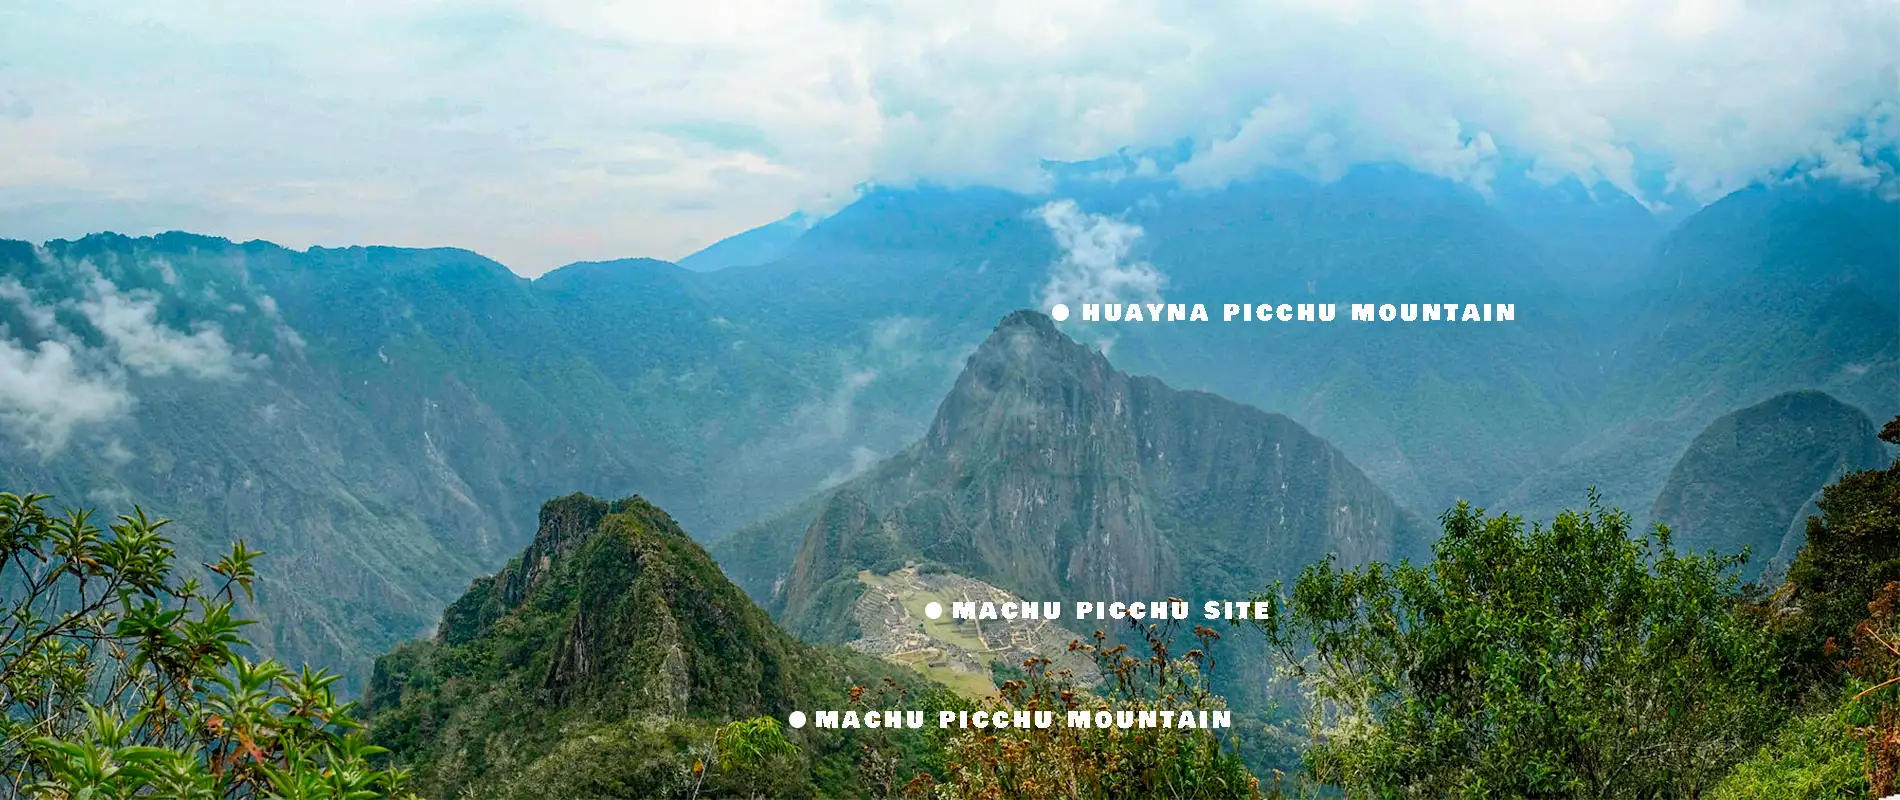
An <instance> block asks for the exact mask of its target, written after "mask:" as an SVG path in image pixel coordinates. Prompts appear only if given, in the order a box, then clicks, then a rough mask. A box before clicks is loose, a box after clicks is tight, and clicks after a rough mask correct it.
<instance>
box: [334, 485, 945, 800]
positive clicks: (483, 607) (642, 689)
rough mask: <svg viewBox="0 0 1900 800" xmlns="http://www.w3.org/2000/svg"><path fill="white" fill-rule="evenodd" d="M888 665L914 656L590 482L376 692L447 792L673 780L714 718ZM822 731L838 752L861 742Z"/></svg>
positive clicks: (778, 713)
mask: <svg viewBox="0 0 1900 800" xmlns="http://www.w3.org/2000/svg"><path fill="white" fill-rule="evenodd" d="M886 676H896V677H900V678H901V677H904V673H901V672H899V671H897V670H895V669H894V668H891V667H888V666H886V665H883V664H881V663H880V662H878V661H876V660H874V659H872V658H869V657H866V656H860V655H857V654H853V653H849V652H845V651H837V650H830V649H825V648H819V647H815V646H812V645H807V644H803V643H800V642H798V641H796V640H794V639H793V638H792V637H790V636H788V635H786V634H785V633H784V632H783V631H781V630H779V629H778V628H777V627H775V626H774V625H773V624H772V621H771V620H770V619H769V618H768V617H767V616H766V614H765V613H764V612H763V611H762V610H760V609H759V608H758V607H757V606H756V605H754V604H753V603H752V602H751V601H750V600H748V599H747V598H746V597H745V595H744V594H743V593H742V592H740V591H739V589H738V588H737V587H735V586H733V585H732V584H731V583H729V582H727V581H726V580H725V579H724V578H723V577H722V576H721V575H720V574H719V569H718V567H717V566H715V565H714V564H713V563H712V561H711V559H710V558H708V557H707V556H706V553H705V551H704V550H702V549H700V547H699V545H697V544H695V543H694V542H693V541H692V540H691V539H690V538H689V537H688V536H687V535H686V534H685V533H684V532H683V531H681V530H680V528H679V526H678V525H677V524H676V523H675V522H674V521H673V519H672V517H670V516H668V515H667V514H666V512H664V511H661V510H660V509H658V508H655V507H654V506H652V505H651V504H649V503H647V502H646V501H645V500H642V499H640V498H638V497H632V498H627V499H625V500H619V501H615V502H611V503H610V502H606V501H602V500H598V499H595V498H592V497H588V496H586V495H580V494H576V495H572V496H569V497H564V498H561V499H558V500H554V501H550V502H549V503H547V504H546V505H545V506H543V508H542V512H541V527H540V530H539V532H538V533H537V534H536V536H535V539H534V542H533V544H531V545H530V546H529V547H528V549H527V550H526V551H525V552H524V553H523V554H522V555H521V556H520V557H518V558H516V559H515V560H514V561H512V562H510V563H509V565H508V566H507V567H506V568H505V569H503V570H502V571H501V572H499V573H496V574H495V575H492V576H488V577H484V578H480V579H477V580H476V581H475V582H474V583H473V585H471V586H470V588H469V591H468V593H467V594H466V595H464V596H463V597H462V598H461V599H460V600H457V601H456V602H455V603H454V604H452V605H451V606H450V607H449V608H448V610H447V611H446V612H445V613H444V614H443V620H442V626H441V629H440V631H439V632H438V633H437V635H436V637H435V638H434V639H433V640H428V641H417V642H411V643H408V644H405V645H403V646H401V647H399V648H397V649H396V650H394V651H392V652H391V653H389V654H388V655H385V656H383V657H382V658H380V659H378V660H377V662H376V669H375V673H374V676H373V678H372V679H371V683H370V687H369V692H368V695H367V698H366V704H367V706H368V708H369V711H370V712H371V715H372V726H373V730H374V731H375V735H376V737H377V740H378V742H379V743H381V744H383V745H384V746H387V747H389V748H390V749H391V750H392V751H393V752H394V754H395V757H396V758H397V759H398V760H399V761H401V762H403V763H405V764H409V765H413V766H414V767H415V768H416V769H417V770H418V776H419V778H420V779H421V782H422V785H423V786H424V788H425V789H426V790H427V791H428V792H429V793H431V794H433V795H435V796H444V797H453V796H458V795H459V793H460V792H462V791H464V790H466V789H471V788H472V789H475V790H477V791H479V792H481V793H483V794H484V795H485V796H506V795H510V794H514V795H520V796H547V795H546V794H541V793H542V792H545V791H549V787H550V786H555V787H566V788H565V789H561V790H560V791H556V792H555V794H556V795H560V794H561V793H562V792H564V791H573V792H579V793H581V794H588V795H589V796H593V793H597V792H602V791H606V790H605V789H603V788H602V787H603V786H611V787H613V788H612V791H611V792H609V793H610V794H614V796H659V795H662V794H665V793H666V792H667V791H670V788H669V787H670V786H671V784H668V783H666V782H667V781H669V780H672V777H669V776H677V775H679V774H690V773H688V772H687V769H688V768H689V767H690V764H691V759H692V757H693V756H692V752H690V751H689V748H690V747H692V746H695V745H703V744H705V743H706V742H707V741H710V735H711V729H712V727H713V726H715V725H717V724H719V723H722V722H725V721H727V720H731V719H736V718H746V717H752V716H757V715H771V716H775V717H779V718H783V717H784V716H785V714H787V713H788V712H790V711H792V710H794V709H812V708H836V707H842V706H843V705H844V704H845V702H846V700H845V697H846V694H847V692H848V691H849V690H850V687H852V686H853V685H874V684H876V683H878V682H879V681H880V680H881V679H882V678H884V677H886ZM907 680H908V682H910V683H913V684H914V683H917V682H916V681H914V680H909V679H907ZM792 733H793V734H794V735H795V736H802V735H803V734H801V733H799V732H796V731H794V732H792ZM807 744H809V745H810V749H811V751H812V752H811V753H810V755H809V757H811V758H821V757H825V756H826V755H827V754H828V753H830V752H831V751H833V750H836V749H837V748H839V747H843V746H846V745H848V744H849V742H848V741H846V740H845V739H840V738H837V737H831V738H828V739H824V740H813V741H811V742H807ZM628 753H636V754H638V758H637V759H635V762H634V763H625V764H620V763H611V762H615V760H616V759H624V758H626V757H627V754H628ZM682 759H683V760H682ZM578 765H587V766H586V767H585V768H581V767H580V766H578ZM581 772H585V773H586V775H587V777H586V781H595V783H588V782H586V781H581V782H577V781H578V780H579V778H577V775H579V774H580V773H581ZM811 774H813V773H812V772H811V771H810V770H807V771H806V772H805V773H803V774H801V775H798V776H792V777H789V778H788V780H794V781H808V780H809V776H810V775H811ZM550 780H552V781H555V782H554V783H548V781H550ZM778 790H779V791H788V792H791V793H793V794H810V793H811V791H813V787H811V786H806V785H803V784H799V785H796V786H786V787H778ZM820 793H821V794H822V792H820Z"/></svg>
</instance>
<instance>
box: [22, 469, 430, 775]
mask: <svg viewBox="0 0 1900 800" xmlns="http://www.w3.org/2000/svg"><path fill="white" fill-rule="evenodd" d="M50 499H51V498H50V497H49V496H47V495H38V494H27V495H16V494H12V493H0V586H5V587H6V589H5V591H4V593H0V598H3V599H4V604H5V608H6V615H5V617H4V619H0V624H4V626H5V628H4V634H0V637H3V638H0V708H4V709H6V716H5V718H4V720H0V795H4V796H7V797H18V796H28V797H42V798H49V800H108V799H113V800H116V799H117V798H133V797H167V798H205V799H206V800H209V799H210V798H222V797H271V798H286V799H289V798H298V799H300V800H301V799H304V798H309V799H311V800H314V799H315V798H326V799H334V800H344V799H345V798H349V799H351V800H355V799H357V798H370V797H407V796H409V792H408V789H407V788H406V784H407V776H406V774H405V773H403V772H401V771H393V770H387V769H379V768H377V767H374V766H372V764H371V760H372V759H373V758H375V757H376V756H378V755H379V754H381V753H382V752H383V750H382V749H381V748H379V747H376V746H373V745H371V744H370V743H369V741H368V738H367V737H366V736H365V735H364V733H363V732H362V730H361V727H362V726H361V725H360V724H359V723H358V722H357V721H356V720H355V719H354V706H353V704H349V703H341V702H338V700H337V698H336V696H335V694H334V693H333V692H332V689H331V685H332V684H333V683H335V682H336V676H335V675H331V674H329V673H327V672H324V671H322V670H318V671H314V672H313V671H311V670H309V669H308V668H305V669H304V670H302V671H301V672H292V671H290V670H289V669H286V668H285V667H284V666H282V665H280V664H277V663H276V662H272V661H262V662H252V661H250V660H249V659H247V658H245V657H244V656H242V655H240V653H241V651H243V650H244V649H245V648H246V647H247V646H248V645H247V643H246V642H245V641H244V639H243V638H242V637H240V636H239V635H238V632H239V630H240V629H241V628H243V627H244V626H245V625H248V624H250V623H249V622H248V621H245V620H241V619H238V618H237V617H236V616H235V614H236V611H235V609H236V605H237V597H236V595H237V593H238V592H239V591H242V592H243V593H244V595H245V597H246V599H247V600H248V599H249V598H250V595H251V591H252V587H253V583H254V581H255V579H256V575H257V573H256V569H255V567H254V565H253V561H254V560H255V559H256V558H257V556H258V555H260V554H259V553H257V552H254V551H252V550H250V549H249V548H247V547H246V546H245V545H244V543H243V542H238V543H236V544H233V545H232V546H231V549H230V551H229V553H228V554H226V555H225V556H224V557H223V558H222V559H219V560H218V561H217V562H216V563H213V564H207V565H205V566H206V568H208V569H209V570H210V574H211V575H212V576H215V578H216V582H217V588H215V589H212V590H209V591H207V590H206V589H205V588H204V587H203V586H201V585H200V583H199V581H198V579H197V578H192V577H181V576H180V575H178V574H176V573H177V568H178V565H177V563H176V561H177V557H176V553H175V552H174V551H173V549H172V542H171V540H170V539H168V538H167V537H166V536H165V535H164V534H163V533H162V529H163V528H165V526H166V521H165V520H152V519H148V518H147V517H146V515H145V513H144V512H143V511H140V510H134V511H133V513H132V514H129V515H125V516H121V517H119V520H118V522H117V523H116V524H113V525H111V526H109V528H108V530H104V531H102V530H100V529H99V528H98V527H96V526H95V525H93V524H92V522H91V512H87V511H67V512H66V513H65V514H63V515H61V514H54V513H49V512H48V511H47V510H46V507H45V504H46V502H47V501H48V500H50Z"/></svg>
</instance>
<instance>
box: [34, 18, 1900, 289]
mask: <svg viewBox="0 0 1900 800" xmlns="http://www.w3.org/2000/svg"><path fill="white" fill-rule="evenodd" d="M1190 8H1191V9H1194V10H1192V11H1188V10H1187V9H1190ZM1896 53H1900V0H1750V1H1748V2H1744V1H1743V0H1681V1H1680V2H1675V1H1672V0H1630V1H1629V2H1620V1H1610V2H1589V0H1564V2H1537V1H1535V0H1488V1H1483V2H1481V1H1479V0H1394V1H1393V2H1371V1H1370V0H1341V1H1340V2H1322V1H1321V0H1285V1H1283V2H1257V3H1242V2H1232V1H1231V0H1210V2H1203V3H1180V2H1172V1H1171V0H1089V2H1077V1H1072V0H967V1H961V2H944V0H931V1H930V2H904V3H872V2H864V1H863V0H745V1H744V2H734V1H725V2H722V1H721V0H712V1H711V2H706V3H698V4H689V3H679V2H646V1H644V0H641V1H639V2H582V1H581V0H455V1H454V2H448V0H323V1H322V2H318V1H317V0H304V1H302V2H285V1H281V0H199V1H198V2H186V1H185V0H140V2H124V1H123V0H73V1H71V2H67V1H65V0H13V2H7V3H4V4H0V153H4V154H5V157H4V158H0V236H5V237H15V238H28V239H44V238H49V237H73V236H77V235H81V234H84V233H87V232H90V231H94V230H101V229H112V230H119V231H123V232H129V233H149V232H155V231H161V230H169V229H185V230H193V231H199V232H204V233H212V234H217V235H223V236H229V237H232V238H235V239H250V238H265V239H270V240H273V241H277V242H280V243H283V244H287V245H291V246H297V247H303V246H308V245H312V244H323V245H344V244H362V243H383V244H398V245H411V246H436V245H453V246H460V247H467V248H470V249H473V250H477V251H479V252H482V253H484V254H487V255H490V256H492V257H495V258H497V259H499V260H500V261H502V262H503V263H505V264H508V265H509V266H510V267H512V268H513V269H515V270H516V271H518V272H521V273H523V274H529V275H532V274H538V273H540V272H544V271H546V270H548V269H551V268H553V267H555V266H558V265H560V264H562V263H566V262H569V261H574V260H580V259H605V258H616V257H624V256H635V255H645V256H655V257H661V258H678V257H680V256H683V255H686V254H687V253H690V252H692V251H694V250H696V249H698V248H699V247H702V246H704V245H706V244H709V243H710V242H712V241H714V240H716V239H718V238H720V237H722V236H725V235H728V234H731V233H734V232H737V231H739V230H742V229H744V228H747V227H751V226H753V225H757V224H761V223H765V222H769V221H771V220H773V219H776V218H779V217H781V216H784V215H785V214H787V213H789V212H792V211H794V210H798V209H810V210H818V211H823V210H825V209H827V208H830V207H835V206H836V205H837V204H839V203H842V202H845V201H847V200H848V199H849V198H850V197H851V196H852V192H853V191H854V188H855V187H858V186H861V185H864V184H865V183H866V182H873V181H875V182H903V181H909V180H917V179H925V180H934V181H941V182H947V183H972V182H974V183H985V184H992V185H1001V186H1008V187H1014V188H1020V189H1035V188H1036V187H1038V186H1039V185H1040V181H1041V179H1042V176H1041V173H1040V170H1039V166H1038V165H1039V164H1040V163H1041V160H1042V159H1055V160H1080V159H1086V158H1092V157H1097V156H1101V155H1105V154H1108V153H1112V152H1114V151H1116V150H1117V149H1118V148H1125V147H1126V148H1145V147H1161V146H1167V145H1170V144H1172V143H1175V142H1179V141H1181V140H1184V139H1186V140H1191V141H1192V142H1193V147H1194V156H1193V158H1192V159H1191V160H1190V161H1188V162H1187V163H1186V164H1184V165H1181V166H1179V167H1177V168H1176V169H1175V171H1174V177H1175V178H1176V179H1178V180H1179V181H1180V182H1181V183H1182V184H1184V185H1188V186H1215V185H1220V184H1222V183H1224V182H1226V181H1230V180H1234V179H1236V178H1244V177H1246V176H1247V175H1249V174H1252V173H1255V172H1257V171H1259V170H1262V169H1267V168H1291V169H1298V170H1302V171H1306V172H1309V173H1312V174H1314V175H1317V176H1319V177H1322V178H1324V177H1326V176H1329V175H1333V174H1337V172H1338V170H1340V169H1343V168H1344V167H1346V166H1349V165H1351V164H1354V163H1361V162H1370V161H1398V162H1401V163H1405V164H1408V165H1410V166H1412V167H1414V168H1417V169H1420V170H1425V171H1429V172H1432V173H1436V174H1440V175H1444V176H1446V177H1449V178H1452V179H1455V180H1461V181H1467V182H1470V183H1472V184H1474V185H1478V186H1482V185H1483V184H1484V183H1485V182H1486V181H1487V180H1489V178H1490V176H1491V175H1492V174H1494V172H1495V171H1496V170H1497V169H1499V168H1500V165H1501V164H1502V163H1504V162H1505V161H1510V162H1511V163H1533V164H1535V169H1536V173H1537V174H1538V175H1540V176H1544V177H1555V176H1563V175H1574V176H1578V177H1581V178H1583V179H1585V180H1586V181H1587V182H1592V183H1607V184H1609V185H1613V186H1617V187H1620V188H1622V189H1624V190H1626V191H1629V192H1630V193H1631V194H1635V195H1637V196H1639V197H1641V198H1643V199H1645V200H1646V201H1651V202H1658V203H1660V202H1666V201H1667V202H1676V203H1680V202H1683V199H1684V198H1686V199H1688V200H1690V201H1696V200H1702V201H1706V200H1708V199H1713V198H1714V197H1718V196H1720V195H1721V194H1723V193H1725V192H1727V191H1729V190H1731V189H1733V188H1735V187H1738V186H1741V185H1745V184H1746V183H1748V182H1750V181H1753V180H1757V179H1759V178H1761V177H1762V176H1765V175H1773V174H1779V173H1783V172H1785V171H1787V170H1789V169H1791V168H1792V169H1798V170H1803V171H1809V172H1819V173H1823V174H1828V175H1834V176H1838V177H1842V178H1848V179H1854V180H1867V179H1877V178H1878V177H1879V175H1878V173H1879V171H1880V170H1882V169H1886V168H1884V167H1881V166H1880V162H1878V161H1876V160H1875V159H1873V158H1871V157H1870V155H1869V154H1870V152H1871V151H1873V150H1876V149H1880V148H1887V149H1889V150H1890V149H1891V148H1893V147H1894V146H1895V143H1896V142H1900V101H1897V100H1896V98H1900V77H1896V69H1895V58H1896Z"/></svg>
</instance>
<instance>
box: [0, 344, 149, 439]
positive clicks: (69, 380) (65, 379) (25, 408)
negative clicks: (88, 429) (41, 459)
mask: <svg viewBox="0 0 1900 800" xmlns="http://www.w3.org/2000/svg"><path fill="white" fill-rule="evenodd" d="M131 407H132V397H131V395H130V394H128V393H127V392H126V391H125V387H124V385H123V384H122V382H120V381H118V380H115V379H114V376H113V375H112V374H111V373H110V372H100V371H99V370H97V369H94V368H89V367H88V366H87V365H86V364H85V363H84V354H83V353H82V352H79V351H76V350H75V349H74V348H73V347H72V346H71V345H68V344H67V343H65V342H60V341H54V340H51V339H47V340H42V341H41V342H39V343H38V344H37V345H34V346H31V347H29V346H26V345H24V344H21V343H19V342H17V341H14V340H12V339H7V338H0V421H4V422H5V423H6V424H5V428H6V429H8V430H10V431H13V432H14V434H15V435H16V436H19V437H21V439H22V440H23V441H24V443H25V444H26V445H27V446H28V447H30V448H33V449H34V450H36V451H38V452H40V453H42V454H52V453H56V452H58V451H59V450H61V449H63V448H64V447H65V446H66V442H67V441H68V440H69V439H71V438H72V434H73V430H74V429H75V428H77V427H79V426H81V425H85V424H88V423H95V422H104V421H107V420H111V419H115V418H117V417H120V416H123V415H124V414H126V413H127V412H129V411H130V410H131Z"/></svg>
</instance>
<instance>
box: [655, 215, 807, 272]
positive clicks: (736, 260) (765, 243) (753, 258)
mask: <svg viewBox="0 0 1900 800" xmlns="http://www.w3.org/2000/svg"><path fill="white" fill-rule="evenodd" d="M810 228H811V220H810V219H809V218H808V217H807V216H806V215H805V214H804V213H803V212H799V213H795V214H792V215H791V216H789V217H786V218H784V219H781V220H779V221H777V222H771V223H767V224H764V225H760V226H759V227H756V228H753V229H751V230H749V231H746V232H744V233H737V234H733V235H731V236H728V237H726V238H724V239H720V240H719V241H717V242H713V243H712V244H710V245H707V246H706V247H705V249H702V250H700V251H699V252H697V253H694V254H692V255H690V256H687V257H685V258H682V259H680V260H679V261H678V262H676V263H678V264H679V265H680V266H682V267H685V268H687V269H690V270H692V271H694V272H712V271H713V270H718V269H725V268H727V267H751V266H756V265H759V264H768V263H771V262H773V261H777V260H779V258H780V257H781V256H783V255H785V251H786V249H787V248H789V247H791V246H792V243H793V242H796V241H798V237H800V236H803V235H805V231H806V230H808V229H810Z"/></svg>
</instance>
